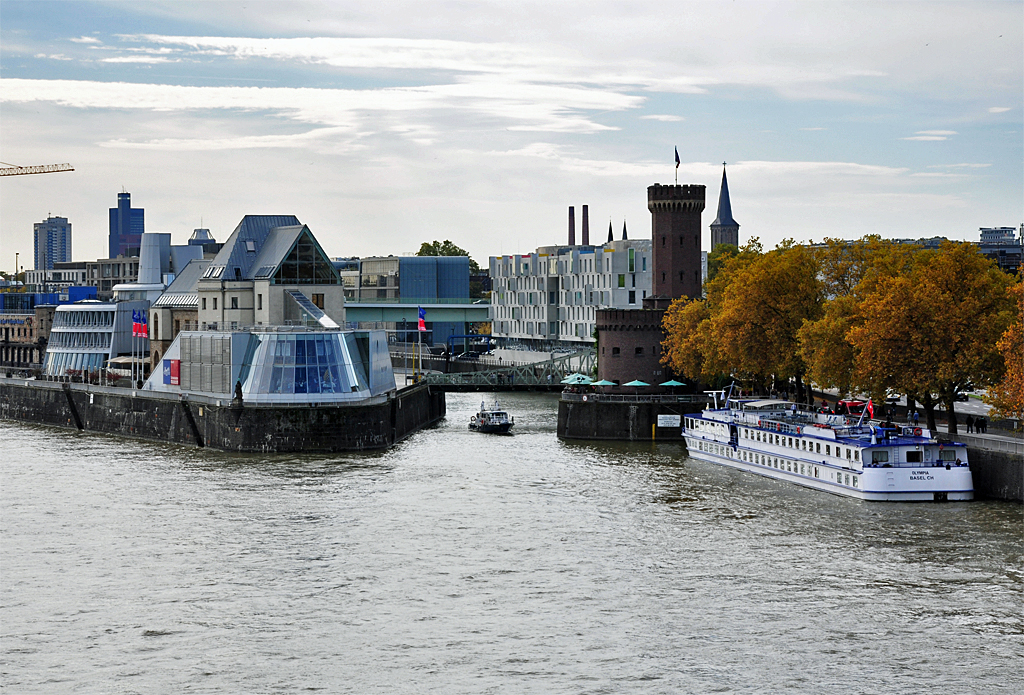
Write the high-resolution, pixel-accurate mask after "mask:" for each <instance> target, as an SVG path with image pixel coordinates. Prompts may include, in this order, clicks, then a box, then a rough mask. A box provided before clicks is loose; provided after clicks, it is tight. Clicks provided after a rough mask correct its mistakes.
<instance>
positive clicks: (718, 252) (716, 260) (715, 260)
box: [708, 244, 740, 281]
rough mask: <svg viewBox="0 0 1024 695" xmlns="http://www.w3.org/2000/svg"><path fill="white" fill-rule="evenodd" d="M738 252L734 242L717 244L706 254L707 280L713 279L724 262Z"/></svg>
mask: <svg viewBox="0 0 1024 695" xmlns="http://www.w3.org/2000/svg"><path fill="white" fill-rule="evenodd" d="M739 253H740V249H739V247H738V246H736V244H719V245H718V246H716V247H715V250H714V251H712V252H711V253H709V254H708V280H709V281H710V280H714V279H715V277H716V276H717V275H718V271H720V270H721V269H722V267H723V266H724V265H725V262H726V261H728V260H729V259H730V258H735V257H736V256H738V255H739Z"/></svg>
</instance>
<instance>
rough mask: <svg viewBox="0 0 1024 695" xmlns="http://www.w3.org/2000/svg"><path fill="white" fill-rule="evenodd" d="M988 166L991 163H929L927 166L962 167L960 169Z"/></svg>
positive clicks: (936, 167) (930, 167)
mask: <svg viewBox="0 0 1024 695" xmlns="http://www.w3.org/2000/svg"><path fill="white" fill-rule="evenodd" d="M990 166H992V165H991V164H971V163H963V164H929V165H928V168H929V169H958V168H962V169H984V168H985V167H990Z"/></svg>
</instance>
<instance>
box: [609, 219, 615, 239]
mask: <svg viewBox="0 0 1024 695" xmlns="http://www.w3.org/2000/svg"><path fill="white" fill-rule="evenodd" d="M614 240H615V237H613V236H612V221H611V220H608V241H614Z"/></svg>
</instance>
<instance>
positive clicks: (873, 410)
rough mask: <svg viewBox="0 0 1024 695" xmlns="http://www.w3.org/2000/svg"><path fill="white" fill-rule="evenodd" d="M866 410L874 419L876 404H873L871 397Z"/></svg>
mask: <svg viewBox="0 0 1024 695" xmlns="http://www.w3.org/2000/svg"><path fill="white" fill-rule="evenodd" d="M866 410H867V411H868V415H869V416H870V417H871V419H872V420H874V419H875V406H873V405H872V404H871V399H870V398H869V399H868V405H867V408H866Z"/></svg>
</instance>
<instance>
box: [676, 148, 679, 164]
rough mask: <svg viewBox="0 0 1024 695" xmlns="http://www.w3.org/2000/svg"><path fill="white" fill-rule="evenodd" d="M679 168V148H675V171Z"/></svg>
mask: <svg viewBox="0 0 1024 695" xmlns="http://www.w3.org/2000/svg"><path fill="white" fill-rule="evenodd" d="M678 168H679V148H678V147H677V148H676V169H678Z"/></svg>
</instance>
